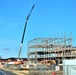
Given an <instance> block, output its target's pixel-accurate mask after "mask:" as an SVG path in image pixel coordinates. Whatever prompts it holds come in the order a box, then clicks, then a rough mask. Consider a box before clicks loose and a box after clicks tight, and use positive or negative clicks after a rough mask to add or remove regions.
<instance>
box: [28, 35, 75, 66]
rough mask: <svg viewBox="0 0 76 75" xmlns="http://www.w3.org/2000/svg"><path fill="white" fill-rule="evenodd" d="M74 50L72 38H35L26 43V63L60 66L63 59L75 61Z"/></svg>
mask: <svg viewBox="0 0 76 75" xmlns="http://www.w3.org/2000/svg"><path fill="white" fill-rule="evenodd" d="M75 58H76V48H75V47H73V46H72V36H71V35H70V37H66V35H64V36H63V37H53V38H35V39H33V40H31V41H29V42H28V61H30V62H32V63H45V62H47V63H52V62H53V63H54V64H60V63H62V60H63V59H75Z"/></svg>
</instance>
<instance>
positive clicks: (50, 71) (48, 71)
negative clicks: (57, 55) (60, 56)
mask: <svg viewBox="0 0 76 75" xmlns="http://www.w3.org/2000/svg"><path fill="white" fill-rule="evenodd" d="M62 71H63V66H59V65H50V66H46V65H31V66H30V70H29V75H63V72H62Z"/></svg>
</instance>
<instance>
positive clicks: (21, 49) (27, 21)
mask: <svg viewBox="0 0 76 75" xmlns="http://www.w3.org/2000/svg"><path fill="white" fill-rule="evenodd" d="M34 6H35V4H33V6H32V8H31V10H30V12H29V14H28V15H27V17H26V22H25V26H24V30H23V35H22V40H21V44H20V50H19V55H18V61H20V54H21V51H22V45H23V42H24V35H25V30H26V26H27V22H28V19H29V17H30V15H31V13H32V10H33V9H34Z"/></svg>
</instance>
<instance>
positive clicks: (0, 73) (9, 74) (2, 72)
mask: <svg viewBox="0 0 76 75" xmlns="http://www.w3.org/2000/svg"><path fill="white" fill-rule="evenodd" d="M0 75H17V74H14V73H12V72H10V71H5V70H2V69H0Z"/></svg>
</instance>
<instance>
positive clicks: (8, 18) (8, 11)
mask: <svg viewBox="0 0 76 75" xmlns="http://www.w3.org/2000/svg"><path fill="white" fill-rule="evenodd" d="M32 4H35V8H34V10H33V12H32V14H31V16H30V18H29V21H28V24H27V29H26V33H25V39H24V43H23V48H22V54H21V56H22V57H27V44H28V41H30V40H32V39H34V38H37V37H51V36H54V35H55V34H56V35H58V34H60V35H62V34H63V33H64V32H65V33H66V36H67V37H69V34H70V32H71V33H72V36H73V45H74V46H76V34H75V30H76V1H75V0H0V55H1V56H2V57H3V58H8V57H18V53H19V48H20V42H21V39H22V33H23V28H24V24H25V22H26V16H27V15H28V13H29V11H30V9H31V7H32ZM5 48H9V50H5Z"/></svg>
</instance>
